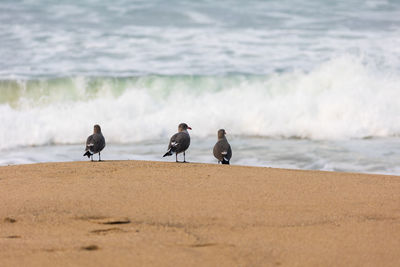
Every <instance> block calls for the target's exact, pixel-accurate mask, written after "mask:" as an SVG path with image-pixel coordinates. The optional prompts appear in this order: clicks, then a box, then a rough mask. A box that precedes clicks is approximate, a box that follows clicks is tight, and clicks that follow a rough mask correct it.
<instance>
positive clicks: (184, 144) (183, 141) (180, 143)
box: [175, 132, 190, 153]
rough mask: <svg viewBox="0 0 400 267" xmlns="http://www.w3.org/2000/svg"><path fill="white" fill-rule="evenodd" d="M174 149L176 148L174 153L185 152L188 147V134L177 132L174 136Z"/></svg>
mask: <svg viewBox="0 0 400 267" xmlns="http://www.w3.org/2000/svg"><path fill="white" fill-rule="evenodd" d="M175 144H176V145H175V147H176V151H177V152H178V153H179V152H182V151H185V150H186V149H187V148H188V147H189V145H190V136H189V134H188V133H185V132H179V133H177V134H176V137H175Z"/></svg>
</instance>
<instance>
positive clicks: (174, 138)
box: [168, 133, 179, 150]
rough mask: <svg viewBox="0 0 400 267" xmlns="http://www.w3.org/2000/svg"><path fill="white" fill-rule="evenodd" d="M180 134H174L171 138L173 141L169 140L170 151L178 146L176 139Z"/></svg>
mask: <svg viewBox="0 0 400 267" xmlns="http://www.w3.org/2000/svg"><path fill="white" fill-rule="evenodd" d="M178 134H179V133H176V134H174V135H173V136H171V139H170V140H169V144H168V150H169V149H171V147H176V146H177V145H178V143H177V141H176V139H177V136H178Z"/></svg>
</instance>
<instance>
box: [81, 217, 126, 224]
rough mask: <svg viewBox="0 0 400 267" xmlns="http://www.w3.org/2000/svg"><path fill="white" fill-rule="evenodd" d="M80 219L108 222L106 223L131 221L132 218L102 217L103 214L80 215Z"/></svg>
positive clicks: (101, 222) (98, 222)
mask: <svg viewBox="0 0 400 267" xmlns="http://www.w3.org/2000/svg"><path fill="white" fill-rule="evenodd" d="M78 219H80V220H85V221H89V222H92V223H97V224H106V225H114V224H128V223H131V220H129V219H128V218H126V217H114V218H108V217H101V216H89V217H80V218H78Z"/></svg>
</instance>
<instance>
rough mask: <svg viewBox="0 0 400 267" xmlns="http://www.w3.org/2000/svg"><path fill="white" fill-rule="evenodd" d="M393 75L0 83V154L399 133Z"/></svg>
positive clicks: (351, 66)
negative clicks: (96, 138) (49, 147)
mask: <svg viewBox="0 0 400 267" xmlns="http://www.w3.org/2000/svg"><path fill="white" fill-rule="evenodd" d="M399 86H400V76H399V75H398V74H388V73H387V72H382V71H379V69H378V68H376V67H374V66H368V65H365V64H363V62H362V60H360V59H358V58H354V57H350V56H343V57H340V58H337V59H333V60H330V61H327V62H325V63H323V64H321V65H320V66H318V67H317V68H315V69H314V70H312V71H310V72H304V71H292V72H289V73H272V74H270V75H265V76H260V75H241V74H232V75H223V76H142V77H127V78H121V77H120V78H112V77H66V78H55V79H42V80H3V81H0V122H1V127H0V149H9V148H12V147H16V146H35V145H44V144H75V143H82V142H84V140H85V138H86V136H87V135H88V134H89V133H90V132H91V130H92V126H93V124H95V123H99V124H100V125H101V126H102V128H103V133H104V135H105V136H106V138H107V141H108V142H115V143H132V142H138V141H143V140H154V139H159V138H164V137H167V136H169V135H170V134H172V133H173V132H174V131H175V130H176V128H177V125H178V123H180V122H187V123H188V124H189V125H190V126H191V127H192V128H193V131H192V136H197V137H199V138H201V137H205V136H209V135H214V134H215V132H216V131H217V130H218V129H219V128H225V129H227V131H229V133H230V134H234V135H245V136H262V137H270V138H293V137H296V138H308V139H351V138H366V137H390V136H398V135H400V124H399V123H398V119H399V118H400V105H399V104H398V100H399V99H400V87H399Z"/></svg>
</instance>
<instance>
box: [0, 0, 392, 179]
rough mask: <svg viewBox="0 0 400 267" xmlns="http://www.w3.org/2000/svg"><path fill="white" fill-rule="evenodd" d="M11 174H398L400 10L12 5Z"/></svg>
mask: <svg viewBox="0 0 400 267" xmlns="http://www.w3.org/2000/svg"><path fill="white" fill-rule="evenodd" d="M0 59H1V60H0V165H8V164H23V163H34V162H48V161H73V160H87V158H83V157H82V154H83V150H84V143H85V141H86V137H87V136H88V135H89V134H91V133H92V130H93V125H94V124H96V123H98V124H100V125H101V126H102V130H103V134H104V136H105V138H106V142H107V146H106V148H105V150H104V151H103V153H102V159H104V160H115V159H123V160H124V159H144V160H164V161H174V157H171V158H167V159H166V158H164V159H163V158H162V157H161V156H162V155H163V154H164V152H165V150H166V148H167V143H168V139H169V137H170V136H171V135H172V134H173V133H175V132H176V131H177V125H178V124H179V123H180V122H186V123H187V124H188V125H190V126H191V127H192V128H193V131H191V132H190V134H191V138H192V144H191V147H190V149H189V150H188V152H187V159H188V160H189V161H191V162H208V163H212V162H215V163H216V160H215V159H214V158H213V155H212V147H213V145H214V143H215V142H216V133H217V130H218V129H220V128H224V129H226V131H227V133H228V135H227V138H228V140H229V141H230V143H231V146H232V148H233V159H232V161H231V163H232V164H240V165H252V166H270V167H281V168H295V169H317V170H334V171H351V172H365V173H383V174H397V175H400V1H397V0H336V1H330V0H310V1H304V0H290V1H289V0H280V1H261V0H257V1H256V0H249V1H239V0H221V1H206V0H203V1H189V0H168V1H158V0H151V1H150V0H149V1H132V0H115V1H105V0H81V1H77V0H68V1H67V0H59V1H50V0H2V1H0Z"/></svg>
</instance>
